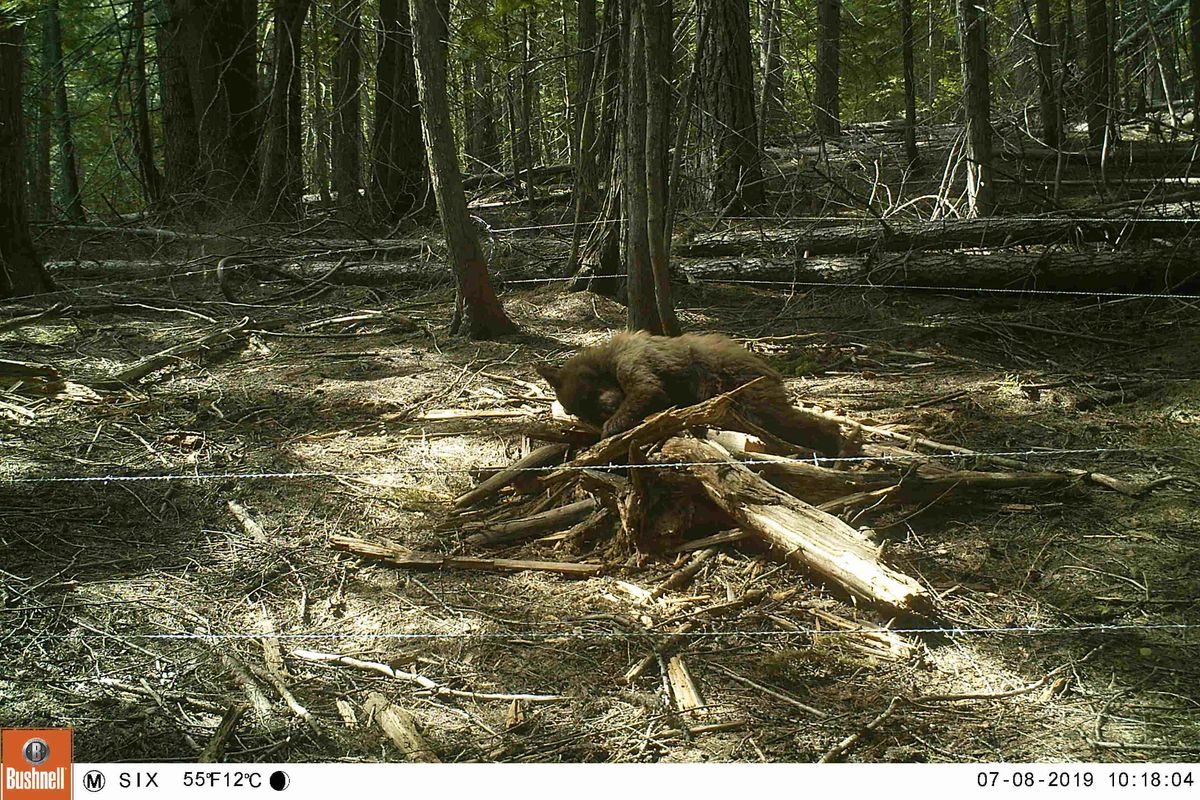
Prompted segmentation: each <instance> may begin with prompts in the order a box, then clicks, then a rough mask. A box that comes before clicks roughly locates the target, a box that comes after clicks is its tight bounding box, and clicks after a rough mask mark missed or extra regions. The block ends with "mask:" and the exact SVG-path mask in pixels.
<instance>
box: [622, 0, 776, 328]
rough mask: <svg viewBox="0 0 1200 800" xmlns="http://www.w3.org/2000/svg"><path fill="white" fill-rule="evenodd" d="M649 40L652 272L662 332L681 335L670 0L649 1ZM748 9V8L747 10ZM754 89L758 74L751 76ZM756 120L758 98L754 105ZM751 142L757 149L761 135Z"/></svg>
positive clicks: (646, 35)
mask: <svg viewBox="0 0 1200 800" xmlns="http://www.w3.org/2000/svg"><path fill="white" fill-rule="evenodd" d="M641 13H642V23H643V30H642V35H643V38H644V42H645V76H644V80H645V87H646V139H645V142H646V151H645V169H646V173H645V186H646V233H647V239H648V244H649V255H650V272H651V275H652V278H653V282H654V300H655V304H656V306H657V310H658V319H659V325H660V328H661V329H662V331H663V333H666V334H667V335H669V336H678V335H679V333H680V329H679V320H678V319H676V317H675V302H674V300H673V297H672V293H671V273H670V269H671V230H670V228H669V227H668V223H667V207H668V204H669V197H668V189H669V186H668V180H667V173H668V158H669V154H670V147H671V92H672V88H673V87H672V82H671V60H672V53H671V49H672V48H671V38H672V29H673V27H674V26H673V25H672V22H673V13H672V4H671V0H649V2H646V3H645V4H644V5H642V7H641ZM747 13H748V12H747ZM749 25H750V20H749V17H748V16H747V19H746V26H747V31H746V42H745V44H746V62H747V64H746V66H747V68H749V66H750V64H749V61H750V32H749ZM750 86H751V88H752V87H753V77H751V78H750ZM749 106H750V108H751V116H752V118H753V108H754V104H753V98H751V102H750V103H749ZM751 146H752V147H753V149H754V152H755V154H756V155H757V153H758V137H757V136H754V137H753V139H752V140H751Z"/></svg>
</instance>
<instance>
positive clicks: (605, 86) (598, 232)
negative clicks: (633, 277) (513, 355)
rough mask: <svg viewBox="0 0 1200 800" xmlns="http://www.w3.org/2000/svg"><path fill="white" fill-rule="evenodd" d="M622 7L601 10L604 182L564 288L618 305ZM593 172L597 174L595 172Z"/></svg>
mask: <svg viewBox="0 0 1200 800" xmlns="http://www.w3.org/2000/svg"><path fill="white" fill-rule="evenodd" d="M624 9H625V4H624V3H621V2H615V1H614V2H610V3H606V4H605V6H604V25H603V32H602V35H601V37H600V41H601V42H603V43H604V44H603V49H602V51H601V52H602V56H601V59H600V67H599V71H600V73H599V75H597V78H596V81H595V82H596V84H597V85H599V86H601V87H602V88H601V89H600V92H599V94H600V98H599V99H597V100H596V101H595V102H596V105H597V106H598V107H599V119H598V124H597V126H596V163H597V164H598V165H603V164H607V165H608V168H607V172H608V180H607V181H606V186H607V191H606V192H605V195H604V198H603V201H602V204H601V207H600V209H599V222H598V224H596V225H593V226H592V227H591V228H589V230H588V235H587V240H586V241H585V242H584V245H583V249H582V252H581V255H580V258H579V263H580V267H579V270H578V271H577V272H576V273H575V278H576V279H575V280H574V281H573V282H572V283H571V284H570V288H571V289H572V290H575V291H580V290H583V289H590V290H591V291H594V292H596V293H598V294H603V295H606V296H608V297H614V298H618V299H623V298H624V289H625V286H624V280H623V275H624V274H625V265H624V264H622V263H621V239H622V232H623V229H624V226H623V223H621V222H620V220H621V218H622V216H623V209H624V205H625V198H624V194H625V193H624V191H623V190H622V187H623V184H624V182H625V178H624V163H623V160H622V159H621V158H620V157H618V153H617V142H618V132H619V131H621V130H623V128H624V124H625V123H624V119H625V116H624V105H623V102H624V99H623V89H622V85H623V82H624V80H625V78H624V75H625V69H624V61H625V53H624V48H625V44H626V43H625V41H624V36H625V31H624V29H623V27H622V25H623V22H622V19H623V13H624ZM598 169H599V168H598ZM582 221H583V220H582V215H579V214H577V215H576V226H577V228H578V225H579V224H580V223H582Z"/></svg>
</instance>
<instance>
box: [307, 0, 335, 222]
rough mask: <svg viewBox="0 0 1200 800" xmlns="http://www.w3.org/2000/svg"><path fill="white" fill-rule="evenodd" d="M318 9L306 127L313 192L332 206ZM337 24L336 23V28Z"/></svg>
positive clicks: (311, 42)
mask: <svg viewBox="0 0 1200 800" xmlns="http://www.w3.org/2000/svg"><path fill="white" fill-rule="evenodd" d="M318 11H319V8H318V7H317V6H316V5H314V6H313V7H312V14H311V15H309V26H308V27H309V32H310V35H309V53H308V56H309V61H308V69H309V72H308V91H309V95H310V97H311V99H312V124H311V126H307V130H308V131H309V135H310V136H311V137H312V154H313V161H312V182H311V186H310V190H311V189H315V190H316V194H317V195H318V196H319V197H320V198H321V202H322V203H323V204H325V205H326V206H329V205H332V203H333V197H332V196H331V195H330V194H329V185H330V182H329V176H330V163H329V162H330V155H329V150H330V146H329V141H330V139H331V138H332V136H331V130H330V114H329V103H328V97H329V88H328V87H327V86H326V85H325V79H324V77H323V76H322V75H321V64H322V63H323V62H324V61H325V58H326V54H325V48H324V46H323V45H324V41H323V40H324V36H323V35H322V34H323V33H324V32H323V31H322V30H321V21H320V15H319V13H318ZM336 24H337V23H335V25H336Z"/></svg>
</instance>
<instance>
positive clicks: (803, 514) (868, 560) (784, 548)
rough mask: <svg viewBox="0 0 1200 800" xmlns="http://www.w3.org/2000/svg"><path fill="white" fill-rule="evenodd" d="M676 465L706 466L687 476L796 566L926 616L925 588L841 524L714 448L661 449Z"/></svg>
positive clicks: (677, 445)
mask: <svg viewBox="0 0 1200 800" xmlns="http://www.w3.org/2000/svg"><path fill="white" fill-rule="evenodd" d="M662 452H663V455H664V456H666V457H667V458H670V459H672V460H674V461H688V462H706V463H699V464H698V465H697V466H691V467H686V468H685V469H686V470H687V471H688V472H689V473H690V474H691V475H693V476H694V477H695V478H696V479H697V480H699V481H700V484H701V486H702V487H703V489H704V491H705V493H706V494H707V495H708V497H709V498H710V499H711V500H712V501H713V502H714V503H716V504H717V505H718V506H720V507H721V509H722V510H724V511H725V513H727V514H729V516H730V517H732V518H733V519H734V520H735V521H737V523H738V525H739V526H741V527H742V528H743V529H744V530H746V531H748V532H749V533H750V534H751V535H752V536H754V537H755V538H758V539H760V540H761V541H763V542H764V543H766V544H767V545H769V546H771V547H772V548H774V549H775V550H777V551H780V552H782V554H783V555H784V557H785V558H786V559H787V560H788V561H789V562H790V563H793V564H796V565H799V566H803V567H806V568H808V569H810V570H812V571H813V572H816V573H818V574H819V575H821V576H823V577H825V578H826V579H828V580H830V581H832V582H833V583H836V584H837V585H839V586H840V587H842V588H843V589H845V590H846V591H847V592H849V593H851V594H853V595H855V596H856V597H860V598H862V599H864V600H867V601H869V602H872V603H875V604H878V605H881V606H884V607H885V608H888V609H890V610H892V611H895V612H899V613H904V614H907V613H916V614H928V613H930V612H931V611H932V609H933V602H932V598H931V596H930V594H929V592H928V591H926V589H925V588H924V587H923V586H921V585H920V584H919V583H917V582H916V581H915V580H913V579H912V578H910V577H908V576H907V575H904V574H902V573H899V572H897V571H895V570H893V569H891V568H889V567H887V566H885V565H883V564H881V563H880V562H879V560H878V557H877V554H876V549H875V546H874V545H873V544H872V543H871V542H870V541H869V540H868V539H867V538H866V537H864V536H863V535H862V534H861V533H859V532H858V531H856V530H855V529H854V528H851V527H850V526H849V525H847V524H846V523H844V522H842V521H841V520H840V519H838V518H837V517H834V516H832V515H830V514H827V513H825V512H823V511H820V510H818V509H816V508H814V507H812V506H810V505H809V504H808V503H805V502H804V501H802V500H799V499H797V498H795V497H793V496H792V495H790V494H788V493H787V492H785V491H783V490H782V489H779V488H777V487H775V486H772V485H771V484H769V483H767V482H766V481H765V480H763V479H762V478H760V477H759V476H757V475H755V474H754V473H753V472H751V471H750V470H749V469H747V468H746V467H745V466H743V465H741V464H739V463H737V462H736V461H734V460H733V459H732V458H731V457H730V456H729V455H728V453H726V452H724V451H723V450H722V449H721V448H720V447H719V446H717V445H715V444H713V443H712V442H706V441H701V440H699V439H685V438H682V437H676V438H673V439H670V440H669V441H667V442H666V443H664V444H663V449H662Z"/></svg>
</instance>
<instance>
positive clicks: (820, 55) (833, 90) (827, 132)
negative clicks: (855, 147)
mask: <svg viewBox="0 0 1200 800" xmlns="http://www.w3.org/2000/svg"><path fill="white" fill-rule="evenodd" d="M841 53H842V0H817V82H816V87H815V89H816V90H815V92H814V93H813V102H814V103H815V104H816V108H815V109H813V113H814V115H815V119H816V125H817V133H819V134H821V135H822V136H825V137H830V136H839V135H841V132H842V122H841V119H842V115H841V103H840V94H839V91H838V83H839V81H840V79H841Z"/></svg>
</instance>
